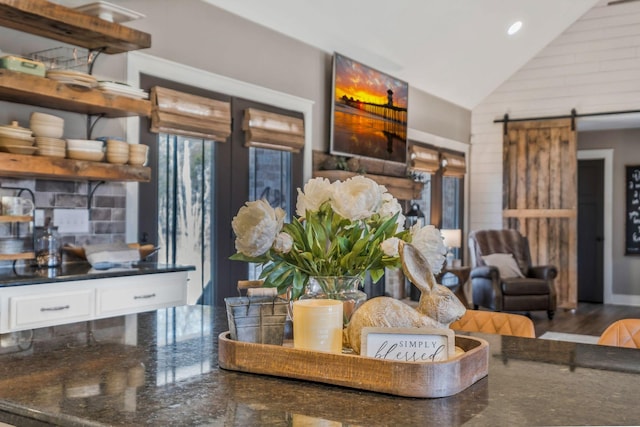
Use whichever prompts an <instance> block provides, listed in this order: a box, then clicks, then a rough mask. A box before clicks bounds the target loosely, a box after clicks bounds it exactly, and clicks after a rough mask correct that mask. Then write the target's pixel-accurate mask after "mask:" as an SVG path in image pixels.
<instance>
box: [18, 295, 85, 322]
mask: <svg viewBox="0 0 640 427" xmlns="http://www.w3.org/2000/svg"><path fill="white" fill-rule="evenodd" d="M92 314H93V289H84V290H78V291H68V292H50V293H47V294H46V295H28V296H27V295H25V296H13V297H10V298H9V328H10V329H15V330H18V329H27V328H41V327H45V326H52V325H59V324H62V323H71V322H76V321H81V320H86V319H88V318H89V317H91V316H92Z"/></svg>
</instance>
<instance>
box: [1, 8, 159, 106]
mask: <svg viewBox="0 0 640 427" xmlns="http://www.w3.org/2000/svg"><path fill="white" fill-rule="evenodd" d="M0 1H2V0H0ZM0 99H2V100H4V101H10V102H17V103H20V104H29V105H35V106H40V107H46V108H53V109H56V110H65V111H71V112H75V113H81V114H94V115H95V114H103V115H104V116H105V117H127V116H149V115H151V102H150V101H148V100H144V99H134V98H129V97H126V96H118V95H112V94H108V93H104V92H102V91H101V90H98V89H88V88H77V87H74V86H70V85H67V84H65V83H60V82H57V81H55V80H51V79H47V78H45V77H38V76H32V75H30V74H24V73H19V72H16V71H10V70H2V69H0Z"/></svg>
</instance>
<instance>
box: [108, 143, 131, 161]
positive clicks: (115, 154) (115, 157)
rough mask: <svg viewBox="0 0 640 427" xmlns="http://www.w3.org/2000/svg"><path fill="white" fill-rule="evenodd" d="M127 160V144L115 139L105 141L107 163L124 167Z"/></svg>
mask: <svg viewBox="0 0 640 427" xmlns="http://www.w3.org/2000/svg"><path fill="white" fill-rule="evenodd" d="M127 160H129V144H128V143H127V142H125V141H118V140H117V139H107V162H109V163H114V164H117V165H124V164H125V163H127Z"/></svg>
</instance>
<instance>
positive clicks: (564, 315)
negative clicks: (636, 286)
mask: <svg viewBox="0 0 640 427" xmlns="http://www.w3.org/2000/svg"><path fill="white" fill-rule="evenodd" d="M530 317H531V320H533V323H534V325H535V328H536V336H537V337H539V336H540V335H542V334H543V333H545V332H547V331H552V332H565V333H570V334H581V335H596V336H600V334H601V333H602V332H603V331H604V330H605V329H606V328H607V326H609V325H610V324H611V323H613V322H615V321H616V320H619V319H625V318H630V317H631V318H638V319H640V307H631V306H625V305H611V304H591V303H584V302H581V303H578V308H577V309H575V310H573V311H572V310H564V309H559V310H557V311H556V314H555V316H554V318H553V320H549V319H548V318H547V313H546V312H544V311H534V312H531V313H530Z"/></svg>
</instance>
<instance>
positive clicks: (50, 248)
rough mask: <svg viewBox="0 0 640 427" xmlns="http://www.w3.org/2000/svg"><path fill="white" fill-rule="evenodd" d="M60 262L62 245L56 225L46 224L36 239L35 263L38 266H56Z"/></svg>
mask: <svg viewBox="0 0 640 427" xmlns="http://www.w3.org/2000/svg"><path fill="white" fill-rule="evenodd" d="M61 262H62V247H61V245H60V239H59V238H58V227H54V226H52V225H48V226H46V228H45V229H44V231H43V232H42V234H41V235H40V236H38V238H37V239H36V263H37V264H38V267H58V266H59V265H60V263H61Z"/></svg>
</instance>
